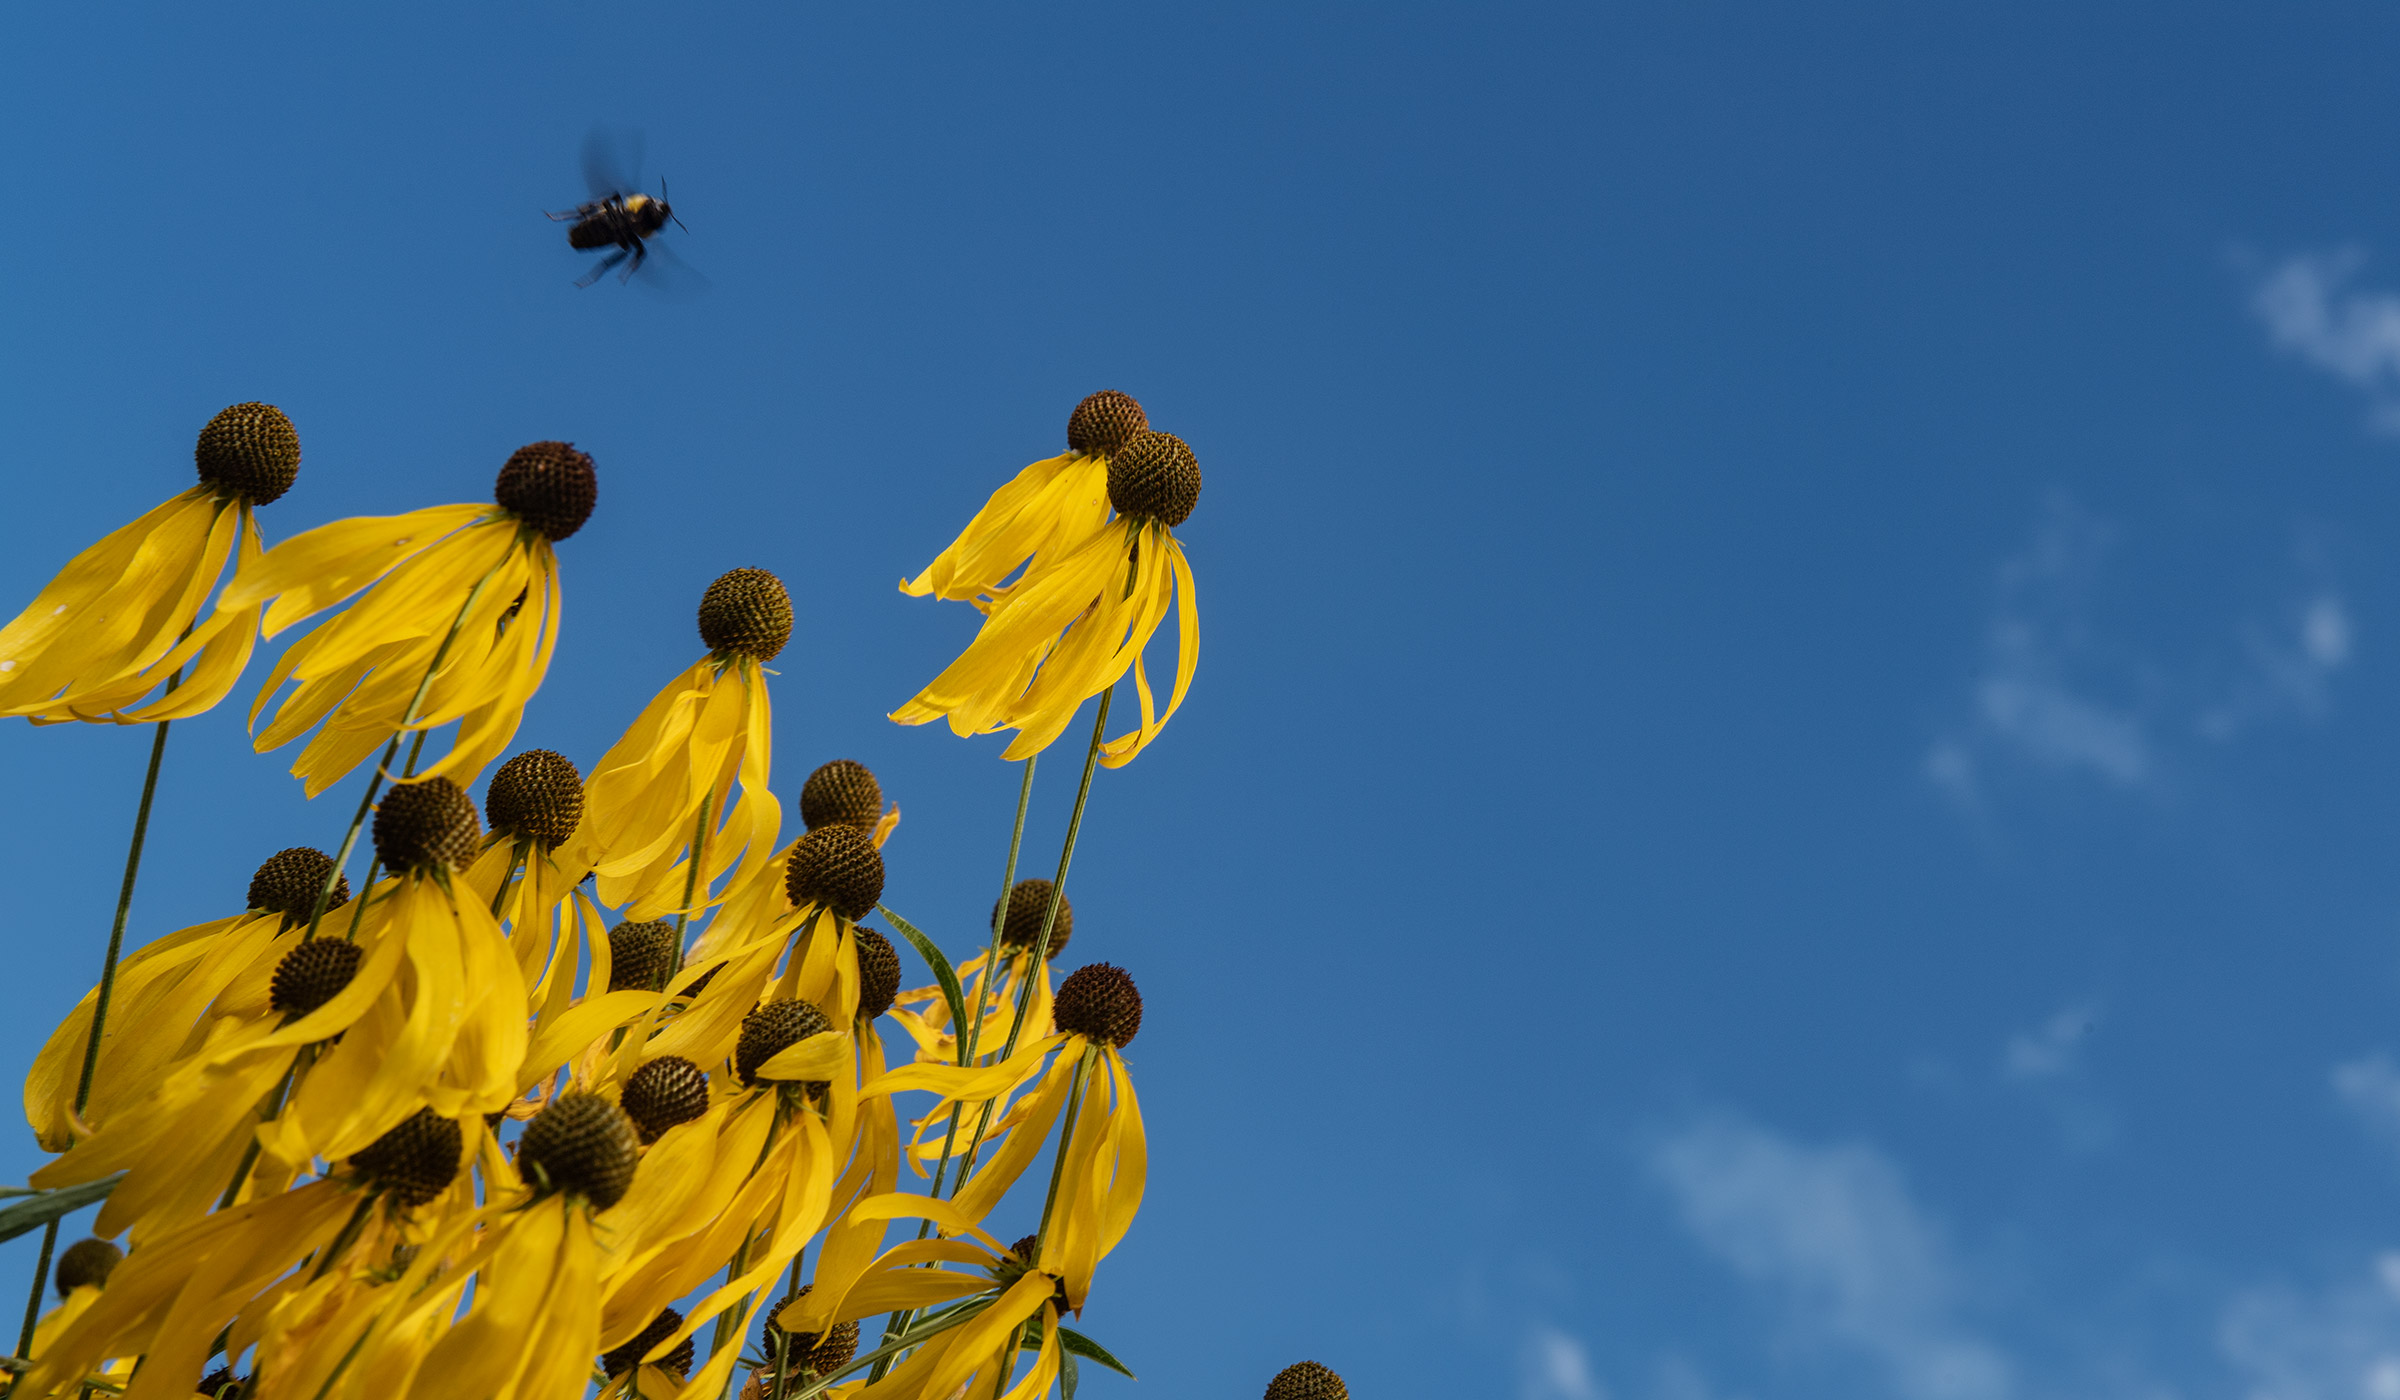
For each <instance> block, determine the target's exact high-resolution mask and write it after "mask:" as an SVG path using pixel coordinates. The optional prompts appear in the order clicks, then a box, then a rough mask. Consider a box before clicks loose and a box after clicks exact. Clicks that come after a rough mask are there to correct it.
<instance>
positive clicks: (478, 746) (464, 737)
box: [218, 506, 561, 797]
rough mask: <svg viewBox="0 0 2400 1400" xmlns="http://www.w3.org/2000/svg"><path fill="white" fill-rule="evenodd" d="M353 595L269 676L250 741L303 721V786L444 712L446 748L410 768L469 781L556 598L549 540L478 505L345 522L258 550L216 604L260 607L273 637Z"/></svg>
mask: <svg viewBox="0 0 2400 1400" xmlns="http://www.w3.org/2000/svg"><path fill="white" fill-rule="evenodd" d="M352 598H355V601H353V602H352V603H351V605H350V606H349V607H348V608H346V609H344V610H343V611H342V612H340V613H338V614H335V615H334V616H332V617H329V618H327V619H326V620H325V621H323V622H321V623H319V624H318V625H317V627H316V628H315V630H313V631H312V632H310V633H309V635H308V636H306V637H303V638H301V639H300V640H299V641H297V642H295V643H293V644H292V645H291V646H290V647H289V648H287V649H286V650H285V652H284V654H283V656H282V657H281V658H280V659H279V660H278V661H277V663H276V665H275V668H274V669H273V671H271V672H270V673H269V675H268V677H267V682H266V684H265V685H264V686H262V687H261V688H260V691H259V696H258V700H257V702H256V703H255V704H254V705H253V706H252V707H251V723H252V725H253V726H256V725H257V723H258V720H259V716H260V715H261V714H262V713H263V712H264V711H265V709H266V708H267V705H268V703H269V702H270V701H272V700H274V698H275V697H276V695H277V694H278V693H279V692H281V691H282V690H283V688H284V686H285V685H286V684H287V683H288V684H290V685H291V686H292V687H293V688H292V690H291V691H290V693H289V694H287V695H285V696H284V697H283V700H282V702H281V704H280V705H279V706H278V707H277V709H276V712H275V715H274V717H273V719H272V720H271V721H270V722H269V723H268V724H267V725H266V727H265V728H264V730H262V731H261V732H260V733H259V734H258V735H257V737H256V739H255V740H254V746H255V747H256V748H257V749H258V750H259V752H261V753H264V752H266V751H267V750H269V749H273V748H278V747H280V746H282V745H284V744H287V743H290V742H291V741H292V740H294V739H297V738H299V737H300V736H301V735H302V734H305V733H308V732H309V731H310V730H312V729H314V730H316V733H315V735H314V736H313V737H312V738H311V739H310V740H309V742H308V744H307V746H306V747H305V748H303V749H302V751H301V754H300V757H299V759H298V760H297V761H296V762H295V763H294V764H293V765H292V773H293V775H294V776H295V777H298V778H300V779H302V780H303V781H304V782H305V783H306V785H307V792H308V794H309V795H310V796H312V797H313V796H315V795H316V794H317V793H319V792H322V791H323V790H324V789H325V788H326V787H328V786H330V785H331V784H333V783H334V782H337V781H339V780H340V779H341V778H342V777H343V776H344V775H346V774H348V773H349V772H350V771H351V770H352V769H354V768H356V767H357V766H358V765H359V764H360V763H361V762H363V761H364V760H365V759H366V758H367V757H368V756H369V755H371V754H372V753H373V752H374V751H375V750H376V748H377V747H379V746H380V745H382V744H384V743H387V742H388V741H389V740H390V739H391V738H392V736H394V735H395V734H399V733H403V732H409V731H422V730H429V729H435V728H439V727H441V726H443V725H446V724H450V723H452V722H454V721H455V722H457V723H458V726H459V728H458V734H457V737H456V739H455V740H454V741H453V743H452V745H451V749H450V752H449V753H448V754H446V755H444V756H443V757H442V758H440V759H438V760H437V761H435V762H434V763H433V764H432V765H430V766H428V767H426V768H424V769H422V770H420V771H419V772H418V773H417V774H416V776H417V777H419V778H428V777H448V778H450V779H452V780H453V781H456V782H460V783H465V782H468V781H471V780H472V779H473V778H474V776H475V774H476V773H477V772H479V771H480V770H481V769H482V768H483V766H484V765H485V764H487V763H489V762H490V761H491V760H492V759H493V758H495V757H497V756H498V755H499V752H500V751H501V749H503V748H505V747H506V746H507V744H508V741H509V739H510V738H511V737H513V736H514V735H515V733H516V729H517V724H518V722H519V721H520V720H521V719H522V718H523V715H524V711H525V705H526V703H527V702H528V701H529V700H530V699H531V698H532V696H533V693H534V691H535V690H537V689H538V688H539V687H540V685H541V682H542V678H543V676H544V675H545V674H547V672H548V669H549V665H550V656H551V652H552V650H553V649H554V647H555V646H556V644H557V641H558V629H559V614H560V606H561V595H560V589H559V583H558V561H557V555H556V554H555V553H554V552H553V551H552V549H551V547H550V544H549V542H548V541H547V540H544V539H542V538H541V537H540V536H539V535H537V534H535V533H533V532H531V531H528V530H524V529H521V528H520V527H519V526H518V525H517V523H516V522H515V521H514V520H512V519H510V518H508V517H506V516H505V515H501V514H497V513H495V512H494V510H493V508H491V507H489V506H437V507H434V508H432V509H430V510H424V511H418V512H416V513H415V514H413V515H406V516H390V517H373V518H367V519H361V520H345V521H340V522H337V523H335V524H333V525H327V526H323V527H321V528H319V529H316V530H311V531H309V532H308V533H307V534H305V535H301V536H299V537H298V538H296V539H292V540H287V541H285V542H284V543H283V544H281V545H279V546H277V547H276V548H275V549H273V550H270V551H268V552H267V553H266V555H265V556H264V557H263V558H261V559H260V560H258V561H257V563H256V564H255V566H251V567H246V568H245V569H244V570H243V571H242V572H241V573H240V574H238V575H237V576H236V577H235V579H234V581H233V583H232V584H230V585H228V586H227V588H226V590H225V596H224V597H223V598H221V599H219V601H218V608H219V610H220V612H223V611H227V610H231V609H236V608H255V607H258V606H260V605H261V604H262V603H263V604H265V613H264V619H263V622H262V626H263V628H264V630H265V631H266V633H267V635H269V636H273V635H274V634H275V633H277V632H279V631H281V630H282V629H284V628H286V627H289V626H291V625H293V624H295V623H297V622H300V621H302V620H304V619H306V618H309V617H312V616H315V615H316V614H317V613H320V612H323V611H324V610H325V609H327V608H330V607H333V606H335V605H336V604H339V603H341V602H342V601H344V600H345V599H352ZM270 599H271V600H272V601H268V600H270ZM437 657H438V658H439V660H440V665H439V667H438V669H437V668H435V660H436V658H437ZM429 671H430V672H431V674H430V677H429V676H428V672H429ZM420 691H421V698H420ZM320 726H321V727H320Z"/></svg>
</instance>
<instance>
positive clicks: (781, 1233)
mask: <svg viewBox="0 0 2400 1400" xmlns="http://www.w3.org/2000/svg"><path fill="white" fill-rule="evenodd" d="M852 1055H853V1050H852V1043H851V1039H850V1037H848V1036H846V1035H843V1034H841V1033H839V1032H838V1031H837V1030H836V1028H835V1027H834V1025H833V1023H832V1022H831V1021H830V1020H828V1019H827V1018H826V1016H825V1014H824V1012H823V1011H822V1010H821V1009H819V1008H818V1007H817V1006H815V1005H814V1004H812V1003H809V1002H805V1001H770V1002H766V1003H764V1004H762V1005H760V1006H758V1007H756V1008H755V1009H754V1010H753V1011H752V1012H751V1013H750V1014H749V1015H748V1016H745V1017H744V1018H743V1023H742V1027H741V1035H740V1039H739V1043H738V1045H737V1046H736V1049H735V1052H734V1056H733V1060H734V1063H733V1067H732V1068H733V1079H734V1082H735V1083H737V1084H739V1085H741V1086H742V1087H743V1089H744V1090H745V1092H744V1093H743V1095H742V1096H741V1098H740V1099H738V1100H737V1101H735V1102H734V1103H733V1104H732V1105H731V1107H730V1108H729V1109H727V1110H726V1111H725V1112H724V1113H723V1114H722V1115H721V1116H718V1115H716V1114H715V1113H714V1112H713V1111H712V1114H711V1115H710V1117H714V1118H715V1119H716V1124H715V1126H716V1128H717V1137H718V1142H717V1147H716V1152H715V1153H714V1156H715V1159H716V1161H717V1162H718V1163H721V1164H723V1165H724V1166H726V1167H740V1166H743V1165H744V1163H743V1160H742V1157H741V1149H742V1148H744V1147H748V1145H749V1144H751V1143H756V1144H757V1146H756V1147H755V1148H750V1149H749V1150H750V1154H751V1155H749V1157H748V1171H747V1177H746V1179H744V1180H742V1182H741V1184H740V1186H739V1187H738V1188H737V1189H736V1190H735V1191H734V1192H733V1194H732V1196H731V1199H730V1201H729V1202H728V1204H726V1205H725V1206H724V1207H723V1208H722V1210H721V1212H720V1213H719V1215H718V1216H717V1218H715V1219H714V1220H711V1221H709V1222H707V1224H706V1226H705V1228H703V1229H701V1230H699V1231H697V1232H696V1233H692V1234H690V1235H688V1236H686V1237H685V1238H684V1239H683V1240H682V1241H680V1242H676V1243H670V1244H667V1245H666V1246H665V1247H664V1248H660V1247H658V1244H657V1240H658V1234H659V1233H662V1231H661V1227H660V1226H659V1225H658V1224H655V1223H654V1224H651V1225H650V1226H648V1227H647V1228H648V1229H650V1230H651V1231H652V1232H653V1233H652V1235H651V1237H650V1242H649V1243H650V1246H651V1247H650V1255H651V1257H649V1258H648V1259H647V1260H646V1261H645V1264H644V1266H643V1267H642V1268H639V1269H629V1270H627V1271H625V1272H624V1273H623V1274H620V1275H619V1276H618V1277H617V1280H616V1283H617V1285H618V1286H617V1287H615V1288H612V1290H611V1294H610V1297H609V1302H608V1314H607V1315H608V1318H609V1322H608V1325H607V1327H606V1329H605V1331H606V1332H607V1334H608V1335H609V1336H610V1337H625V1336H630V1335H632V1333H633V1331H634V1330H635V1329H636V1328H638V1327H639V1326H641V1325H642V1323H643V1322H644V1320H645V1319H647V1318H649V1317H652V1316H654V1315H655V1314H656V1312H657V1311H658V1309H659V1308H661V1307H663V1306H664V1305H665V1302H666V1301H667V1300H670V1299H673V1298H675V1297H678V1296H681V1292H687V1291H689V1290H690V1289H691V1288H692V1287H694V1286H696V1285H697V1284H698V1283H699V1282H700V1281H702V1280H704V1279H706V1278H707V1277H708V1276H709V1275H710V1274H712V1273H714V1272H715V1271H716V1270H717V1269H718V1268H721V1267H726V1265H725V1263H724V1261H725V1260H726V1259H727V1258H728V1257H730V1258H731V1259H732V1264H731V1266H730V1267H726V1271H727V1274H728V1278H727V1279H726V1281H725V1283H724V1284H723V1285H721V1286H720V1287H718V1288H717V1289H716V1290H715V1291H713V1292H711V1293H710V1294H708V1295H707V1296H706V1297H705V1298H703V1299H701V1300H700V1302H699V1303H697V1304H696V1305H694V1306H693V1308H692V1310H691V1312H690V1314H689V1315H688V1316H686V1317H685V1318H684V1320H683V1322H682V1323H681V1325H680V1326H679V1327H678V1328H677V1329H676V1330H675V1331H673V1332H671V1333H667V1334H665V1335H663V1336H662V1337H660V1339H659V1340H658V1341H657V1342H656V1343H654V1344H653V1346H652V1349H651V1359H656V1357H657V1356H658V1355H661V1354H664V1352H665V1351H666V1350H668V1349H671V1348H673V1347H675V1346H677V1345H679V1344H680V1343H681V1342H682V1341H683V1340H684V1339H686V1338H688V1337H690V1336H691V1335H692V1333H693V1332H694V1331H696V1330H697V1329H698V1328H699V1327H700V1326H701V1325H702V1324H704V1323H706V1322H709V1321H711V1320H713V1319H716V1318H719V1317H720V1316H723V1317H726V1318H727V1319H728V1321H729V1322H730V1323H731V1324H732V1326H733V1327H735V1328H738V1327H739V1326H740V1325H741V1324H742V1322H744V1321H745V1320H746V1319H747V1318H748V1317H749V1315H750V1310H751V1309H752V1308H753V1307H754V1306H755V1305H756V1304H757V1301H758V1299H759V1298H760V1297H761V1296H762V1295H763V1294H764V1293H765V1292H766V1290H767V1289H769V1288H771V1287H772V1286H773V1285H774V1283H775V1279H776V1276H777V1275H778V1274H780V1273H782V1272H783V1270H784V1269H785V1268H786V1267H787V1266H788V1265H790V1263H791V1262H792V1260H793V1259H795V1258H797V1257H798V1256H799V1254H800V1251H801V1250H802V1249H803V1248H805V1247H806V1246H807V1244H808V1242H809V1240H810V1239H812V1238H814V1237H815V1236H816V1234H817V1232H818V1231H819V1230H820V1229H821V1228H823V1226H824V1225H825V1223H826V1221H827V1219H828V1218H829V1216H830V1213H831V1206H832V1202H833V1189H834V1184H835V1175H836V1169H837V1167H838V1166H839V1165H840V1163H839V1160H838V1158H837V1154H836V1153H835V1150H834V1144H835V1143H837V1142H838V1143H844V1144H847V1143H849V1142H850V1140H851V1133H852V1131H853V1123H854V1120H855V1116H856V1114H857V1111H858V1107H859V1104H858V1081H857V1067H856V1064H855V1062H854V1060H853V1058H852ZM707 1121H709V1119H708V1118H703V1119H701V1120H699V1122H707ZM695 1126H697V1124H695ZM669 1136H670V1137H671V1136H672V1134H670V1135H669ZM667 1140H668V1139H667V1138H662V1139H661V1142H660V1147H661V1148H662V1149H663V1148H664V1147H665V1146H666V1143H667ZM702 1179H703V1180H704V1181H706V1180H711V1179H714V1180H717V1181H720V1182H721V1181H722V1180H724V1179H725V1174H724V1173H722V1172H708V1173H706V1174H705V1175H704V1176H703V1178H702ZM679 1189H681V1190H689V1189H690V1187H689V1186H688V1185H686V1186H684V1187H681V1188H679ZM703 1189H704V1190H705V1189H709V1188H707V1187H704V1188H703ZM652 1209H653V1210H655V1211H657V1212H658V1213H659V1214H660V1216H662V1217H663V1216H665V1215H666V1214H668V1213H670V1212H673V1211H674V1209H675V1208H674V1206H673V1205H672V1204H671V1203H665V1202H661V1203H658V1204H657V1205H655V1206H653V1207H652ZM685 1218H686V1219H688V1217H685ZM678 1290H680V1291H678ZM720 1327H721V1329H724V1330H731V1329H730V1328H725V1325H724V1324H720ZM739 1355H740V1348H739V1347H738V1346H730V1345H729V1346H721V1347H719V1348H718V1349H717V1351H716V1353H715V1354H714V1355H712V1356H711V1357H710V1358H709V1360H708V1362H707V1364H706V1365H705V1366H703V1367H702V1368H701V1370H700V1371H699V1372H698V1373H697V1374H696V1375H694V1376H693V1377H692V1379H691V1386H692V1387H693V1388H694V1389H695V1390H696V1392H697V1393H699V1394H702V1395H715V1394H719V1393H721V1392H722V1391H723V1390H724V1388H725V1383H726V1380H727V1379H728V1378H729V1377H730V1376H731V1375H732V1374H733V1366H734V1364H735V1362H736V1361H737V1360H738V1358H739Z"/></svg>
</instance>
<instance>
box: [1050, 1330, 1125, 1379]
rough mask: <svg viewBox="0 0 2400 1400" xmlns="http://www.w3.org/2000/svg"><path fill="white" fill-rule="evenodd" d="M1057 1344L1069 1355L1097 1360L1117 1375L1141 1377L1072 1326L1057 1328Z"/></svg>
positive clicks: (1106, 1349) (1105, 1348)
mask: <svg viewBox="0 0 2400 1400" xmlns="http://www.w3.org/2000/svg"><path fill="white" fill-rule="evenodd" d="M1058 1344H1059V1345H1060V1346H1062V1347H1065V1348H1066V1350H1067V1354H1068V1355H1069V1356H1082V1357H1088V1358H1090V1359H1091V1360H1094V1361H1097V1362H1099V1363H1100V1364H1101V1365H1103V1366H1106V1367H1107V1368H1108V1369H1110V1370H1111V1371H1114V1372H1116V1373H1117V1374H1118V1375H1120V1376H1123V1377H1124V1378H1125V1379H1127V1380H1129V1381H1138V1380H1140V1379H1141V1377H1139V1376H1137V1375H1135V1374H1134V1373H1133V1372H1131V1371H1128V1370H1126V1369H1125V1363H1124V1362H1122V1361H1119V1360H1118V1359H1117V1358H1115V1357H1113V1356H1111V1355H1109V1354H1108V1348H1107V1347H1104V1346H1102V1345H1100V1344H1099V1343H1098V1342H1095V1341H1093V1340H1092V1339H1091V1338H1089V1337H1087V1336H1085V1335H1083V1334H1082V1333H1081V1332H1078V1331H1076V1330H1075V1329H1074V1328H1072V1327H1061V1328H1059V1329H1058Z"/></svg>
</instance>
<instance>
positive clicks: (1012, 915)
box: [992, 880, 1075, 958]
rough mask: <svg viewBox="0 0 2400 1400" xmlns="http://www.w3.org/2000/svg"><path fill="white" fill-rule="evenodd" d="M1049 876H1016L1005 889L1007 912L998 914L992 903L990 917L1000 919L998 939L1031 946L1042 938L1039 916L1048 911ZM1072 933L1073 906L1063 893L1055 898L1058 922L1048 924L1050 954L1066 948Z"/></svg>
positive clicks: (1008, 944) (1010, 944)
mask: <svg viewBox="0 0 2400 1400" xmlns="http://www.w3.org/2000/svg"><path fill="white" fill-rule="evenodd" d="M1052 888H1053V886H1052V885H1051V883H1050V882H1049V881H1048V880H1019V881H1017V887H1016V888H1015V889H1013V890H1010V891H1009V892H1008V914H1007V916H1006V917H1005V918H1003V917H1002V916H1001V913H1000V910H999V908H998V907H997V906H996V905H995V906H994V908H993V909H992V917H993V918H994V919H998V920H1000V942H1001V945H1002V946H1004V947H1009V948H1030V947H1032V946H1033V945H1034V944H1036V943H1039V942H1040V941H1041V939H1042V920H1043V919H1044V918H1046V917H1047V916H1048V915H1049V913H1050V891H1051V889H1052ZM1074 936H1075V906H1074V905H1072V904H1069V903H1068V902H1067V901H1066V900H1065V899H1064V898H1063V897H1062V898H1061V899H1060V900H1059V901H1058V922H1056V923H1054V924H1052V925H1051V926H1050V952H1049V957H1051V958H1056V957H1057V956H1058V955H1059V954H1060V953H1063V952H1065V951H1066V949H1067V940H1068V939H1070V938H1072V937H1074Z"/></svg>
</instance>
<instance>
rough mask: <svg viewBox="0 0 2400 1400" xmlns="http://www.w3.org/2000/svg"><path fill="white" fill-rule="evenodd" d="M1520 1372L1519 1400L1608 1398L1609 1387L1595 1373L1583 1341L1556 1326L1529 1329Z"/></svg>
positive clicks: (1596, 1399) (1590, 1399)
mask: <svg viewBox="0 0 2400 1400" xmlns="http://www.w3.org/2000/svg"><path fill="white" fill-rule="evenodd" d="M1518 1373H1519V1378H1520V1379H1519V1382H1518V1385H1517V1395H1518V1397H1519V1400H1608V1387H1606V1386H1604V1385H1602V1384H1601V1383H1600V1382H1599V1380H1598V1378H1597V1377H1595V1376H1594V1375H1593V1374H1592V1358H1591V1355H1590V1353H1588V1352H1586V1351H1585V1350H1584V1348H1583V1343H1582V1342H1580V1341H1577V1340H1576V1339H1575V1338H1574V1337H1571V1336H1569V1335H1568V1334H1566V1333H1564V1332H1561V1331H1559V1330H1558V1329H1557V1328H1555V1327H1551V1326H1547V1325H1542V1326H1536V1327H1534V1328H1532V1329H1530V1330H1528V1331H1527V1332H1526V1334H1525V1344H1524V1347H1523V1349H1522V1351H1521V1353H1520V1354H1519V1357H1518Z"/></svg>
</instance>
